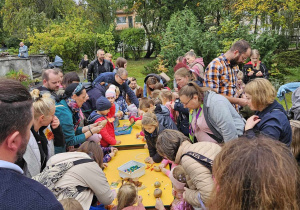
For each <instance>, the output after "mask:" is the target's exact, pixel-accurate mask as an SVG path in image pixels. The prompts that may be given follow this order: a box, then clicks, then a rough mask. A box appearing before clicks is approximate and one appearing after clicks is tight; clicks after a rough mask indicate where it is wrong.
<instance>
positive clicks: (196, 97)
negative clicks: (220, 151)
mask: <svg viewBox="0 0 300 210" xmlns="http://www.w3.org/2000/svg"><path fill="white" fill-rule="evenodd" d="M179 97H180V101H181V103H182V104H183V105H184V106H185V107H186V108H189V109H190V110H194V113H193V118H192V121H191V124H190V135H192V136H194V138H193V139H194V142H195V140H197V141H199V142H202V141H209V142H214V143H223V142H227V141H230V140H233V139H236V138H238V136H241V135H243V131H244V121H243V119H242V118H241V116H240V115H239V114H238V113H237V112H236V110H235V109H234V108H233V106H232V104H231V103H230V102H229V101H228V100H227V99H226V98H225V97H224V96H222V95H219V94H217V93H215V92H214V91H213V90H211V89H210V88H207V87H199V86H198V85H197V84H196V83H195V82H189V83H188V84H187V85H186V86H184V87H183V88H181V89H180V91H179ZM195 138H196V139H195Z"/></svg>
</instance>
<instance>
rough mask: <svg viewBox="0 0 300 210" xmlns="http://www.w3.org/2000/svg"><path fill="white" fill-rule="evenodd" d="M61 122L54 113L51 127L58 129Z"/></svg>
mask: <svg viewBox="0 0 300 210" xmlns="http://www.w3.org/2000/svg"><path fill="white" fill-rule="evenodd" d="M59 124H60V122H59V119H58V118H57V117H56V116H55V115H54V117H53V119H52V122H51V127H52V128H53V129H56V128H57V127H58V126H59Z"/></svg>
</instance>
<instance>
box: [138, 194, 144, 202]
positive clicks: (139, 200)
mask: <svg viewBox="0 0 300 210" xmlns="http://www.w3.org/2000/svg"><path fill="white" fill-rule="evenodd" d="M138 203H143V197H142V196H140V195H139V197H138Z"/></svg>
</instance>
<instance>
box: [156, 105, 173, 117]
mask: <svg viewBox="0 0 300 210" xmlns="http://www.w3.org/2000/svg"><path fill="white" fill-rule="evenodd" d="M154 112H155V114H161V115H164V116H170V111H169V109H168V108H167V107H166V106H164V105H161V104H156V105H155V109H154Z"/></svg>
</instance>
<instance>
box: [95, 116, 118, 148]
mask: <svg viewBox="0 0 300 210" xmlns="http://www.w3.org/2000/svg"><path fill="white" fill-rule="evenodd" d="M102 120H107V118H106V117H100V118H98V119H97V120H96V121H95V122H101V121H102ZM100 134H101V136H102V139H101V141H100V143H101V146H102V147H108V146H109V145H116V143H117V140H116V137H115V129H114V123H111V122H109V121H108V120H107V123H106V125H105V127H104V128H102V129H101V131H100Z"/></svg>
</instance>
